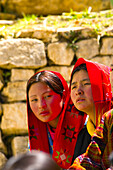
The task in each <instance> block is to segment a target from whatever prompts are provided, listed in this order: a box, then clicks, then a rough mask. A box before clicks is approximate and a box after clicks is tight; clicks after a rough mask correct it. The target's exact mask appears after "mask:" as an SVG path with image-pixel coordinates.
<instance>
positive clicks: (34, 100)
mask: <svg viewBox="0 0 113 170" xmlns="http://www.w3.org/2000/svg"><path fill="white" fill-rule="evenodd" d="M30 101H31V102H37V101H38V99H31V100H30Z"/></svg>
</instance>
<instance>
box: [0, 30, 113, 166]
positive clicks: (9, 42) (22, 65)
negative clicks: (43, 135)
mask: <svg viewBox="0 0 113 170" xmlns="http://www.w3.org/2000/svg"><path fill="white" fill-rule="evenodd" d="M15 37H16V38H11V39H10V38H8V39H6V40H5V39H1V41H0V92H1V93H0V101H1V104H0V122H1V124H0V169H1V168H2V166H3V164H4V163H5V161H6V160H7V159H8V158H9V157H11V156H12V155H16V154H18V153H22V152H26V151H27V142H28V131H27V110H26V83H27V80H28V79H29V78H30V77H31V76H32V75H33V74H34V73H35V72H36V71H40V70H54V71H58V72H60V73H61V74H62V75H63V76H64V78H65V79H66V80H67V82H69V79H70V74H71V71H72V68H73V65H74V63H75V62H76V60H77V59H78V58H80V57H84V58H86V59H89V60H92V61H96V62H99V63H102V64H105V65H107V66H111V64H113V28H110V29H108V30H107V31H106V36H105V34H102V35H97V34H96V33H95V31H94V30H93V29H90V28H80V27H79V28H70V29H69V28H68V29H66V28H65V29H63V28H62V29H57V30H51V29H43V30H41V29H38V28H37V29H33V30H24V31H23V30H22V31H20V32H18V33H17V34H16V35H15ZM112 81H113V79H112Z"/></svg>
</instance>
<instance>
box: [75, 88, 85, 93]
mask: <svg viewBox="0 0 113 170" xmlns="http://www.w3.org/2000/svg"><path fill="white" fill-rule="evenodd" d="M83 93H84V91H83V89H82V87H81V86H79V87H78V88H77V89H76V92H75V94H76V95H80V94H83Z"/></svg>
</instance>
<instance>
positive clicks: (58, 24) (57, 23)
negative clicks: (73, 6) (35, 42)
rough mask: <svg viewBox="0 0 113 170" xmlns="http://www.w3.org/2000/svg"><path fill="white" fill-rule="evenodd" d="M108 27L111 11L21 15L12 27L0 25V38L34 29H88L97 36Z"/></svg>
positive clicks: (111, 24)
mask: <svg viewBox="0 0 113 170" xmlns="http://www.w3.org/2000/svg"><path fill="white" fill-rule="evenodd" d="M110 26H113V10H106V11H100V12H91V9H90V8H89V9H88V10H86V11H83V12H76V11H73V10H71V11H70V13H63V14H62V15H57V16H52V15H49V16H47V17H43V16H39V17H38V16H35V15H23V18H20V19H17V20H16V21H14V24H12V25H0V38H7V37H13V38H14V37H15V34H16V33H17V32H19V31H21V30H24V29H30V30H32V29H35V28H42V29H43V28H44V29H45V28H54V29H57V28H68V27H69V28H71V27H89V28H93V29H94V30H95V32H96V33H98V34H99V33H100V32H101V31H102V30H104V29H105V28H108V27H110Z"/></svg>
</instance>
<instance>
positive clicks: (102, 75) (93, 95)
mask: <svg viewBox="0 0 113 170" xmlns="http://www.w3.org/2000/svg"><path fill="white" fill-rule="evenodd" d="M70 88H71V98H72V101H73V103H74V105H75V107H76V108H77V109H78V110H80V111H83V112H85V113H86V114H87V115H88V120H87V124H86V127H85V128H86V129H87V134H89V135H90V136H92V135H93V133H94V131H95V129H96V127H97V125H98V124H99V123H100V120H101V118H102V115H103V114H104V113H105V112H106V111H108V110H110V109H111V99H112V91H111V83H110V68H109V67H107V66H105V65H102V64H99V63H96V62H92V61H88V60H85V59H83V58H79V59H78V60H77V62H76V63H75V66H74V69H73V71H72V76H71V87H70ZM82 130H83V129H82ZM82 130H81V131H80V133H79V135H78V139H77V141H79V142H77V143H76V147H77V149H78V150H80V149H81V147H82V145H84V142H85V141H84V138H83V137H82ZM100 133H101V132H100ZM75 149H76V148H75ZM75 152H76V151H75ZM92 153H93V152H92ZM94 153H95V150H94ZM79 155H81V154H79ZM79 155H78V156H79ZM91 156H93V155H92V154H91ZM76 160H77V161H76ZM76 160H75V162H74V164H73V165H72V166H71V167H72V168H75V169H79V168H80V166H79V165H80V162H81V161H82V157H81V156H80V157H79V159H78V158H77V159H76ZM78 160H79V161H78ZM76 162H77V164H76ZM84 165H85V163H84ZM83 169H84V168H83Z"/></svg>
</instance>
